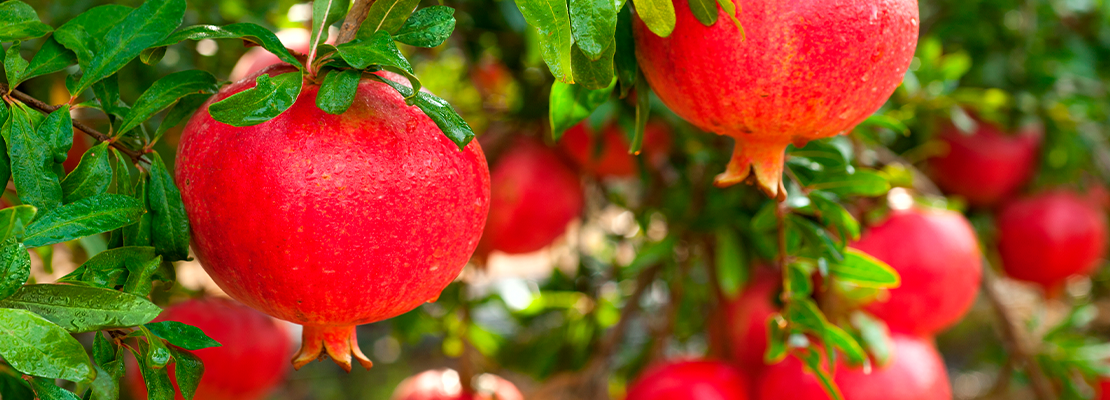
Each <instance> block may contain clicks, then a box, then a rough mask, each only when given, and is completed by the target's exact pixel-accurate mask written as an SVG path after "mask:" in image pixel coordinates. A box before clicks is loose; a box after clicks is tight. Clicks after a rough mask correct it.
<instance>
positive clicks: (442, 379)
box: [391, 369, 524, 400]
mask: <svg viewBox="0 0 1110 400" xmlns="http://www.w3.org/2000/svg"><path fill="white" fill-rule="evenodd" d="M473 386H474V387H473V390H472V392H471V393H467V391H465V390H463V387H462V383H461V382H460V381H459V373H458V372H455V371H454V370H451V369H440V370H430V371H424V372H421V373H419V374H416V375H413V376H411V377H409V378H407V379H405V380H403V381H401V384H400V385H397V389H395V390H394V391H393V397H391V399H392V400H524V395H523V394H521V393H520V390H518V389H517V388H516V385H513V383H512V382H509V381H507V380H505V379H504V378H501V377H499V376H497V375H493V374H482V375H478V376H477V377H475V379H474V385H473Z"/></svg>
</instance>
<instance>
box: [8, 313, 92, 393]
mask: <svg viewBox="0 0 1110 400" xmlns="http://www.w3.org/2000/svg"><path fill="white" fill-rule="evenodd" d="M0 357H3V358H4V361H7V362H8V364H10V365H11V366H12V368H15V369H16V370H18V371H19V372H22V373H24V374H27V375H34V376H41V377H44V378H53V379H65V380H69V381H74V382H83V381H87V380H89V379H92V377H93V374H94V372H93V368H92V364H91V363H90V362H89V356H88V355H87V354H85V348H84V347H81V343H80V342H78V341H77V339H74V338H73V336H70V335H69V332H66V331H65V330H64V329H62V328H61V327H59V326H57V325H54V324H53V323H51V322H50V321H48V320H46V319H45V318H43V317H41V316H38V315H36V314H35V313H33V312H30V311H27V310H18V309H13V308H0Z"/></svg>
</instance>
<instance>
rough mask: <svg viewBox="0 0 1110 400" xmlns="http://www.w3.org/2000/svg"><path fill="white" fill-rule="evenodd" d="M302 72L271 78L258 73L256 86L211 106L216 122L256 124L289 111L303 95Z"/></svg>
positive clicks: (210, 110)
mask: <svg viewBox="0 0 1110 400" xmlns="http://www.w3.org/2000/svg"><path fill="white" fill-rule="evenodd" d="M302 83H304V80H303V79H302V78H301V72H300V71H294V72H288V73H284V74H281V75H278V76H276V77H273V78H271V77H270V76H269V75H266V74H262V75H259V76H258V79H257V80H256V81H255V86H254V87H253V88H250V89H247V90H244V91H242V92H239V93H236V94H233V95H231V96H228V97H227V98H226V99H223V100H220V101H218V102H216V103H213V104H212V105H210V106H208V112H209V113H210V114H212V118H213V119H215V120H216V121H220V122H223V123H225V124H228V125H231V126H252V125H258V124H261V123H263V122H266V121H269V120H271V119H274V117H277V116H278V115H281V113H283V112H285V110H288V109H289V107H292V106H293V103H294V102H296V101H297V96H299V95H300V94H301V84H302Z"/></svg>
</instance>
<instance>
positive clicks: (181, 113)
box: [150, 94, 212, 143]
mask: <svg viewBox="0 0 1110 400" xmlns="http://www.w3.org/2000/svg"><path fill="white" fill-rule="evenodd" d="M209 97H212V96H211V95H208V94H191V95H188V96H185V97H182V98H181V99H179V100H178V101H177V104H175V105H174V106H173V108H171V109H170V111H169V112H167V113H166V116H165V118H162V123H161V124H159V125H158V131H156V132H154V137H153V138H151V139H150V140H151V143H153V142H157V141H158V139H161V138H162V135H164V134H166V131H168V130H170V128H173V127H175V126H177V125H180V124H181V122H182V121H184V120H186V119H188V118H189V117H191V116H192V115H193V113H194V112H196V111H197V109H198V108H200V106H202V105H204V102H205V101H208V98H209Z"/></svg>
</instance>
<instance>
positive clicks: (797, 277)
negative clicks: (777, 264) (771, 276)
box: [784, 263, 813, 298]
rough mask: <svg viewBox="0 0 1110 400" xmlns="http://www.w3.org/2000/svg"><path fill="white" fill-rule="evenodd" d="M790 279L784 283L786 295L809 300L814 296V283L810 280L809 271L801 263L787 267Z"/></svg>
mask: <svg viewBox="0 0 1110 400" xmlns="http://www.w3.org/2000/svg"><path fill="white" fill-rule="evenodd" d="M787 276H788V277H789V279H787V280H786V282H784V285H785V287H786V293H789V294H790V297H793V298H807V297H809V296H810V295H812V294H813V281H812V280H810V273H809V270H807V269H805V267H804V265H802V264H800V263H791V264H789V265H788V266H787Z"/></svg>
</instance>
